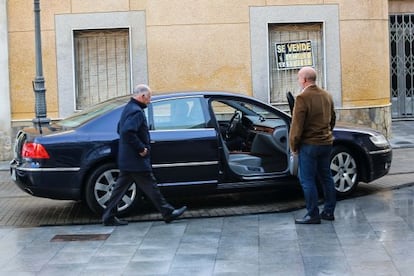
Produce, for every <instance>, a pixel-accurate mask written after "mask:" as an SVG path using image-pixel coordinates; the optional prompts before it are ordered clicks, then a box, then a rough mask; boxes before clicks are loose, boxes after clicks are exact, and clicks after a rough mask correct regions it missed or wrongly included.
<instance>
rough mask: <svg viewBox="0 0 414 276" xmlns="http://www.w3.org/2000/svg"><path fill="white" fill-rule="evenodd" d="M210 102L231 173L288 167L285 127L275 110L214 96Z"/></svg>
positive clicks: (276, 170)
mask: <svg viewBox="0 0 414 276" xmlns="http://www.w3.org/2000/svg"><path fill="white" fill-rule="evenodd" d="M211 105H212V110H213V112H214V115H215V117H216V120H217V122H218V124H219V128H220V134H221V137H220V138H221V142H222V145H223V151H224V155H225V158H226V160H227V164H228V166H229V168H230V169H231V170H232V171H233V172H234V173H236V174H238V175H241V176H253V175H263V174H273V173H282V172H285V171H286V170H287V169H288V139H287V137H288V128H287V125H286V122H285V121H284V120H283V119H281V118H280V117H278V116H277V114H274V113H270V112H269V111H267V110H264V109H263V108H261V107H258V106H252V105H251V104H249V103H243V102H236V101H232V100H215V101H212V103H211Z"/></svg>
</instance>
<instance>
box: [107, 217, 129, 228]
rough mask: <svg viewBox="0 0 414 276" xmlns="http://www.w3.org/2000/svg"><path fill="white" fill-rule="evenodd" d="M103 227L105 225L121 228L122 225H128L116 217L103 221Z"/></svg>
mask: <svg viewBox="0 0 414 276" xmlns="http://www.w3.org/2000/svg"><path fill="white" fill-rule="evenodd" d="M103 225H105V226H123V225H128V221H126V220H121V219H119V218H117V217H112V218H110V219H108V220H106V221H104V222H103Z"/></svg>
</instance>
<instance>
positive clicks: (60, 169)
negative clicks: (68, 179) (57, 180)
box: [16, 167, 80, 172]
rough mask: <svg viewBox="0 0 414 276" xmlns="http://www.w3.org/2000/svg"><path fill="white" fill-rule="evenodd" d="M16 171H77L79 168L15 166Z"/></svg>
mask: <svg viewBox="0 0 414 276" xmlns="http://www.w3.org/2000/svg"><path fill="white" fill-rule="evenodd" d="M16 170H18V171H25V172H78V171H80V168H17V167H16Z"/></svg>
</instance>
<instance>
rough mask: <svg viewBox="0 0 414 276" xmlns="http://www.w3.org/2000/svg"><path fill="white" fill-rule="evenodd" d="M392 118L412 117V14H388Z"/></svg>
mask: <svg viewBox="0 0 414 276" xmlns="http://www.w3.org/2000/svg"><path fill="white" fill-rule="evenodd" d="M389 24H390V52H391V53H390V77H391V101H392V118H394V119H398V118H413V117H414V15H413V14H396V15H390V21H389Z"/></svg>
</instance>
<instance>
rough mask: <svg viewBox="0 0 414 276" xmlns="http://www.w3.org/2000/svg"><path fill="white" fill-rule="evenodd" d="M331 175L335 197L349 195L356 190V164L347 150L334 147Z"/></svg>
mask: <svg viewBox="0 0 414 276" xmlns="http://www.w3.org/2000/svg"><path fill="white" fill-rule="evenodd" d="M331 173H332V177H333V180H334V183H335V189H336V192H337V195H339V196H347V195H350V194H352V193H353V192H354V191H355V189H356V188H357V185H358V162H357V160H356V158H355V157H354V155H353V153H352V152H351V151H349V150H348V149H347V148H345V147H342V146H339V147H334V149H333V151H332V155H331Z"/></svg>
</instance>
